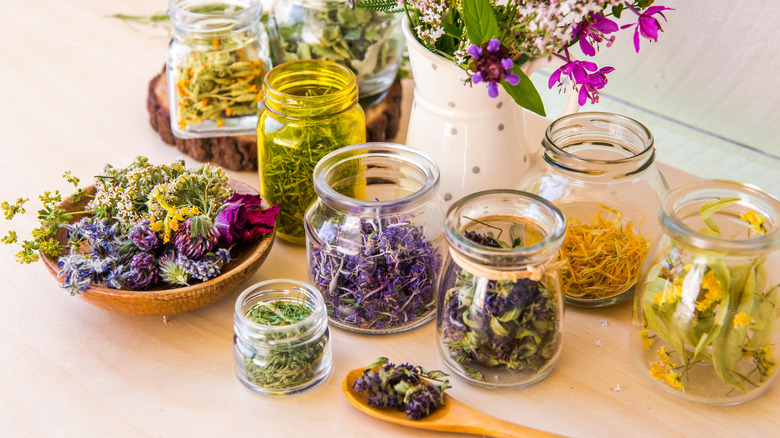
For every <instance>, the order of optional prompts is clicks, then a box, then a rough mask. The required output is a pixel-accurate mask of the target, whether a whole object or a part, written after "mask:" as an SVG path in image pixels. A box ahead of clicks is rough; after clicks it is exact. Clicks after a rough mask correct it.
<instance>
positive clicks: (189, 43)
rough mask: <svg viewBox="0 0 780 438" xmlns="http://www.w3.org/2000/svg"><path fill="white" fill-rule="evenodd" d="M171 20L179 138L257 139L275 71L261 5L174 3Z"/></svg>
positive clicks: (173, 107) (227, 0)
mask: <svg viewBox="0 0 780 438" xmlns="http://www.w3.org/2000/svg"><path fill="white" fill-rule="evenodd" d="M168 15H169V16H170V18H171V24H172V31H171V32H172V38H171V43H170V46H169V50H168V66H167V75H168V94H169V99H170V111H171V131H172V132H173V135H175V136H177V137H180V138H195V137H223V136H233V135H254V133H255V129H256V126H257V112H258V102H259V101H260V100H261V96H262V94H261V90H260V89H261V87H262V84H263V77H264V76H265V73H266V72H268V70H269V68H270V61H269V53H268V37H267V34H266V32H265V30H264V28H263V24H262V23H261V22H260V15H261V5H260V2H259V0H220V1H214V0H169V9H168Z"/></svg>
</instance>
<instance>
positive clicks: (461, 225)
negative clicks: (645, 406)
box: [436, 190, 566, 388]
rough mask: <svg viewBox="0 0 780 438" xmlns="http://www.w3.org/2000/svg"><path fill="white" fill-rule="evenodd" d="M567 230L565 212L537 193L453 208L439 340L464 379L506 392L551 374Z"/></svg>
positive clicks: (494, 196)
mask: <svg viewBox="0 0 780 438" xmlns="http://www.w3.org/2000/svg"><path fill="white" fill-rule="evenodd" d="M565 231H566V218H565V217H564V216H563V213H561V211H560V210H559V209H558V208H557V207H555V206H554V205H552V204H551V203H550V202H549V201H546V200H544V199H542V198H540V197H538V196H535V195H532V194H530V193H525V192H519V191H514V190H490V191H484V192H477V193H474V194H472V195H469V196H466V197H465V198H463V199H460V200H458V201H456V202H455V203H454V204H453V205H452V207H450V209H449V212H448V213H447V219H446V223H445V236H446V240H447V244H448V246H449V252H448V253H447V254H446V255H445V261H444V268H443V271H442V275H441V277H440V278H441V279H440V281H439V292H438V294H439V295H438V302H437V305H438V308H439V310H438V313H437V319H436V337H437V345H438V348H439V352H440V353H441V356H442V359H443V360H444V363H446V364H447V366H448V367H449V368H450V369H452V371H453V372H454V373H455V374H457V375H458V376H459V377H461V378H463V379H465V380H466V381H468V382H469V383H472V384H475V385H479V386H485V387H491V388H506V387H521V386H527V385H530V384H533V383H535V382H538V381H539V380H541V379H543V378H544V377H545V376H547V375H548V374H549V373H550V372H551V371H552V369H553V367H554V366H555V364H556V363H557V361H558V357H559V355H560V350H561V341H562V339H561V336H562V333H563V296H562V294H561V283H560V277H559V275H558V269H559V267H560V262H558V261H557V257H558V250H559V248H560V246H561V244H562V243H563V239H564V234H565Z"/></svg>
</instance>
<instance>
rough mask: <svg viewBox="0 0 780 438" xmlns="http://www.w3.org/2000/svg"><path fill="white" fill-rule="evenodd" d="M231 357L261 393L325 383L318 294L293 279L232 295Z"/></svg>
mask: <svg viewBox="0 0 780 438" xmlns="http://www.w3.org/2000/svg"><path fill="white" fill-rule="evenodd" d="M233 328H234V332H235V335H234V336H233V359H234V363H235V371H236V376H237V377H238V379H239V380H240V381H241V383H243V384H244V385H246V386H247V387H249V388H250V389H252V390H254V391H257V392H259V393H261V394H265V395H275V396H284V395H294V394H300V393H302V392H305V391H308V390H310V389H312V388H314V387H315V386H317V385H319V384H320V383H322V382H324V381H325V380H326V379H327V377H328V376H329V375H330V371H331V368H332V359H331V347H330V331H329V330H328V318H327V314H326V312H325V303H324V302H323V300H322V296H321V295H320V294H319V292H317V290H315V289H314V288H312V287H311V286H310V285H308V284H305V283H302V282H299V281H295V280H284V279H279V280H267V281H263V282H260V283H257V284H254V285H252V286H250V287H249V288H247V289H246V290H245V291H244V292H242V293H241V295H239V296H238V299H237V300H236V309H235V315H234V317H233Z"/></svg>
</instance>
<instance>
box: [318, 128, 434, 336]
mask: <svg viewBox="0 0 780 438" xmlns="http://www.w3.org/2000/svg"><path fill="white" fill-rule="evenodd" d="M314 188H315V190H316V191H317V195H319V200H317V202H316V203H315V204H314V205H313V206H312V207H311V209H309V211H308V212H306V249H307V254H308V267H309V274H310V275H311V280H312V283H314V284H315V285H316V286H317V288H318V289H319V291H320V292H321V293H322V295H323V296H324V298H325V305H326V306H327V307H328V315H329V318H330V321H331V324H333V325H335V326H337V327H339V328H343V329H345V330H350V331H354V332H359V333H395V332H400V331H403V330H408V329H411V328H414V327H417V326H419V325H421V324H423V323H425V322H427V321H429V320H430V319H431V318H433V315H434V313H435V309H436V281H437V278H438V273H439V268H440V265H441V244H442V242H443V239H444V238H443V231H442V223H443V222H444V201H443V200H441V198H440V197H439V195H438V194H437V190H438V188H439V169H438V168H437V167H436V164H435V163H434V162H433V160H431V159H430V158H429V157H428V156H427V155H424V154H422V153H421V152H418V151H417V150H415V149H411V148H409V147H406V146H401V145H396V144H391V143H366V144H360V145H355V146H350V147H346V148H343V149H339V150H338V151H336V152H333V153H330V154H328V155H327V156H325V158H323V159H322V160H321V161H320V162H319V163H317V167H316V168H315V169H314Z"/></svg>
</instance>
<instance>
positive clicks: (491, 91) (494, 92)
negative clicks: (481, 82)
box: [487, 82, 498, 99]
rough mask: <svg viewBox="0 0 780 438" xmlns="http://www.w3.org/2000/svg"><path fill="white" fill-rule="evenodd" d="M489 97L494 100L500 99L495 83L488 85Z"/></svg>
mask: <svg viewBox="0 0 780 438" xmlns="http://www.w3.org/2000/svg"><path fill="white" fill-rule="evenodd" d="M487 89H488V96H490V97H492V98H494V99H495V98H496V97H498V85H496V83H495V82H488V84H487Z"/></svg>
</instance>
